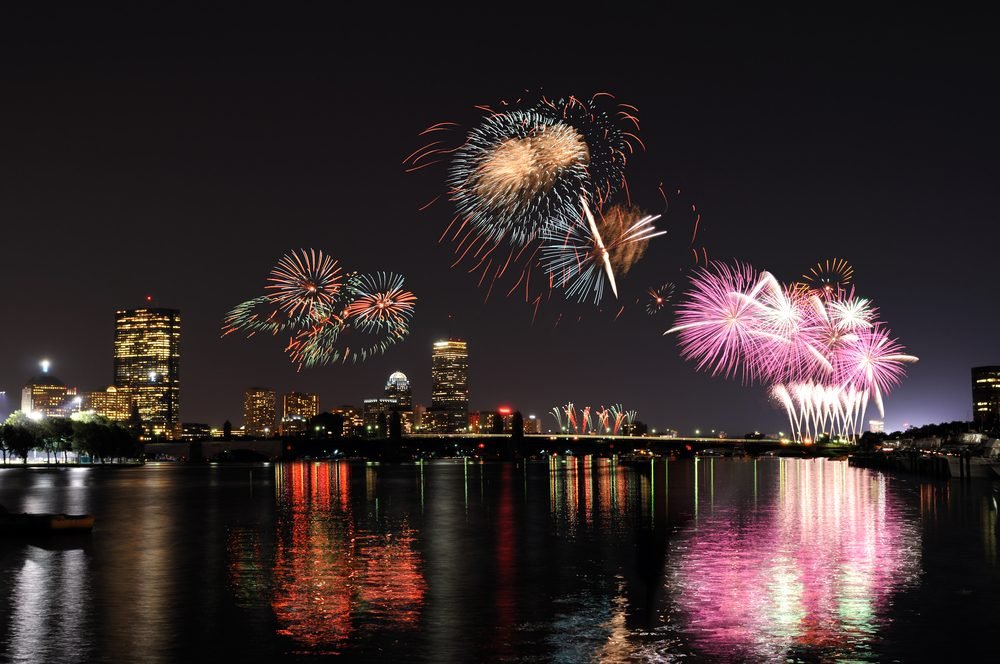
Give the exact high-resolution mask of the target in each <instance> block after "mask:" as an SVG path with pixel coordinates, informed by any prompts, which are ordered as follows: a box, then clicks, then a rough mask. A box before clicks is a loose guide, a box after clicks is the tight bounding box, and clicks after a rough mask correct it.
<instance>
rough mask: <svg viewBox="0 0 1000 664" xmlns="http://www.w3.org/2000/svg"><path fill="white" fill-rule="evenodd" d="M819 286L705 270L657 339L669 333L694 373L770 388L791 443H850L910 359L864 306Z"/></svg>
mask: <svg viewBox="0 0 1000 664" xmlns="http://www.w3.org/2000/svg"><path fill="white" fill-rule="evenodd" d="M844 265H846V263H844V264H837V266H838V269H839V268H843V266H844ZM822 283H823V284H824V285H821V287H819V288H818V289H803V288H801V287H799V286H798V285H796V284H793V285H790V286H786V285H782V284H781V283H780V282H779V281H778V280H777V279H775V277H774V276H773V275H771V274H770V273H768V272H757V271H756V270H755V269H754V268H753V267H751V266H749V265H745V264H739V263H737V264H734V265H727V264H724V263H712V264H711V265H709V266H708V267H705V268H702V269H700V270H698V272H697V273H696V274H695V276H694V277H693V278H692V280H691V289H690V290H689V291H688V292H687V293H686V295H685V298H684V300H683V301H682V302H681V303H680V304H679V306H678V307H677V319H676V325H675V326H674V327H673V328H671V329H670V330H668V331H667V332H666V333H665V334H671V333H676V334H677V335H678V339H679V342H680V346H681V354H682V355H683V357H684V358H685V359H688V360H692V361H694V362H696V363H697V368H698V369H704V370H707V371H710V372H711V373H712V375H722V376H726V377H734V376H737V375H739V376H741V377H742V378H743V380H744V382H753V381H759V382H762V383H765V384H768V385H770V391H771V396H772V397H773V398H774V400H775V401H776V402H777V403H778V404H779V405H780V406H782V407H783V408H785V409H786V411H787V412H788V418H789V423H790V424H791V426H792V430H793V434H794V436H795V438H796V440H816V439H818V438H819V437H820V436H821V435H823V434H828V435H831V436H833V437H840V438H844V439H853V438H854V437H856V436H857V435H858V434H859V433H860V432H861V424H862V422H864V416H865V411H866V409H867V407H868V403H869V401H870V400H873V401H874V402H875V404H876V405H877V407H878V409H879V414H880V415H881V416H883V417H884V415H885V406H884V403H883V397H884V395H885V394H887V393H888V392H889V390H891V389H892V388H893V387H895V386H896V385H898V384H899V382H900V381H901V380H902V378H903V376H904V375H905V365H906V364H909V363H913V362H916V361H917V358H916V357H915V356H913V355H908V354H906V353H905V352H904V350H905V349H904V348H903V346H902V345H901V344H899V342H897V341H896V340H895V339H894V338H892V336H891V335H890V332H889V330H888V328H887V327H886V325H885V324H884V323H883V322H881V321H878V320H877V317H876V314H877V310H876V309H875V308H874V307H873V306H872V304H871V301H870V300H867V299H864V298H859V297H857V296H856V295H855V293H854V291H853V289H851V290H847V289H846V288H845V287H844V286H843V284H839V285H838V287H837V288H836V289H834V288H833V287H831V286H829V282H828V281H824V282H822Z"/></svg>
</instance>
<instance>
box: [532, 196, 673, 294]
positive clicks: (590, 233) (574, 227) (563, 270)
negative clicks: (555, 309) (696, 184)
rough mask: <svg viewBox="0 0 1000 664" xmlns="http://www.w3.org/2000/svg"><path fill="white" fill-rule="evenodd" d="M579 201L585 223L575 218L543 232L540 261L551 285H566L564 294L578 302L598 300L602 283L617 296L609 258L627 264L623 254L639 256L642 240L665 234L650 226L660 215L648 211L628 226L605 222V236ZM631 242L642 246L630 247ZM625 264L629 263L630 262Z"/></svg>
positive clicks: (629, 264) (643, 244) (620, 264)
mask: <svg viewBox="0 0 1000 664" xmlns="http://www.w3.org/2000/svg"><path fill="white" fill-rule="evenodd" d="M581 203H582V206H583V212H584V218H585V223H584V222H583V221H582V220H577V221H575V222H573V223H571V224H568V225H566V226H564V227H561V228H558V229H553V230H549V231H546V232H545V233H543V234H542V251H541V264H542V266H543V268H544V269H545V272H546V274H548V275H549V276H550V277H551V278H552V280H553V284H554V286H555V287H556V288H565V289H566V297H567V298H569V299H573V298H576V300H577V301H578V302H583V301H584V300H586V299H591V300H593V302H594V304H600V302H601V299H602V298H603V297H604V286H605V283H607V284H608V285H609V286H610V288H611V291H612V293H613V294H614V296H615V297H616V298H617V297H618V284H617V281H616V280H615V269H614V265H615V264H614V262H613V261H612V258H613V257H616V260H617V261H618V264H619V267H620V268H621V267H623V266H624V265H626V263H625V262H624V261H625V257H627V256H632V257H634V256H636V255H639V256H641V254H642V252H644V251H645V244H647V243H648V242H649V240H651V239H652V238H654V237H658V236H660V235H664V234H666V231H657V230H656V228H655V227H654V226H653V222H655V221H656V220H657V219H659V218H660V215H647V216H643V217H641V218H639V219H638V220H636V221H634V222H632V223H631V224H630V225H629V226H627V227H624V226H622V227H619V226H617V225H616V224H615V222H611V223H609V224H604V225H605V228H606V230H608V231H610V233H611V234H610V235H608V236H607V237H604V236H602V234H601V226H600V225H598V223H597V221H596V220H595V219H594V215H593V213H592V212H591V211H590V206H589V205H587V203H586V201H583V200H581ZM632 245H638V246H640V247H641V249H635V250H633V249H632ZM636 252H638V253H636ZM627 265H628V267H631V263H627ZM624 271H627V268H625V270H624Z"/></svg>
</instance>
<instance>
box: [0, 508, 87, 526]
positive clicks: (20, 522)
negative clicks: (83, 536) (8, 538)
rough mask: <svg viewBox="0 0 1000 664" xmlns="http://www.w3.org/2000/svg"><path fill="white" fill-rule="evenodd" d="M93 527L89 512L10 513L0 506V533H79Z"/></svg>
mask: <svg viewBox="0 0 1000 664" xmlns="http://www.w3.org/2000/svg"><path fill="white" fill-rule="evenodd" d="M93 527H94V517H93V515H91V514H28V513H23V514H11V513H10V512H8V511H7V510H5V509H3V507H2V506H0V533H5V532H18V533H23V532H31V533H40V532H41V533H44V532H53V533H55V532H66V533H80V532H88V531H90V529H91V528H93Z"/></svg>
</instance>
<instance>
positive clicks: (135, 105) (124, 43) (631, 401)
mask: <svg viewBox="0 0 1000 664" xmlns="http://www.w3.org/2000/svg"><path fill="white" fill-rule="evenodd" d="M153 6H154V7H155V5H153ZM274 6H275V7H279V6H283V5H277V4H276V5H274ZM149 7H150V5H146V6H145V7H144V9H142V10H139V9H131V10H124V11H123V10H120V9H119V10H115V11H107V12H102V11H95V10H93V9H87V10H82V9H65V8H57V7H55V6H48V7H43V8H36V9H33V10H30V11H31V12H32V13H30V14H14V13H11V10H10V8H7V9H6V12H7V14H6V16H5V17H4V18H3V20H2V21H0V25H2V27H0V84H2V103H0V219H2V225H3V229H4V233H3V255H2V261H0V276H2V283H3V286H4V290H5V297H4V304H5V306H4V318H3V332H2V334H3V336H2V340H3V343H2V344H0V389H6V390H7V392H8V404H7V406H6V407H0V410H8V409H10V408H13V407H16V405H15V404H14V402H16V401H17V399H16V398H15V397H16V394H17V392H18V391H19V388H20V386H21V385H22V384H23V383H24V381H25V380H26V379H27V378H28V377H29V376H30V375H31V374H32V373H34V372H35V371H36V367H37V361H38V360H39V359H40V358H42V357H48V358H49V359H51V360H52V362H53V373H55V374H56V375H58V376H59V377H61V378H62V379H63V380H64V381H66V382H67V383H69V384H71V385H78V386H80V387H81V388H84V389H93V388H97V387H102V386H105V385H107V384H108V383H109V382H110V381H111V377H112V376H111V370H112V363H111V344H112V334H113V314H114V310H115V309H116V308H119V307H129V306H138V305H140V304H141V303H142V300H143V298H144V296H145V295H146V294H147V293H151V294H153V295H154V296H155V297H156V302H157V304H159V305H161V306H170V307H177V308H179V309H181V311H182V315H183V320H184V323H183V346H182V365H181V366H182V374H181V375H182V392H181V395H182V396H181V415H182V419H183V420H184V421H201V422H209V423H212V424H220V423H221V422H222V421H223V420H224V419H225V418H227V417H228V418H231V419H233V421H234V422H237V423H239V422H241V421H242V413H241V399H242V390H243V389H244V388H246V387H247V386H250V385H258V384H264V385H268V386H271V387H273V388H275V389H277V390H279V391H287V390H292V389H298V390H306V391H317V392H319V393H320V395H321V403H322V404H323V406H324V407H329V406H333V405H335V404H340V403H359V402H360V400H361V399H362V398H364V397H367V396H376V395H379V394H380V392H381V389H382V386H383V384H384V382H385V379H386V377H387V376H388V375H389V373H390V372H391V371H393V370H396V369H399V370H402V371H404V372H405V373H406V374H407V375H408V376H409V377H410V379H411V381H412V383H413V386H414V398H415V400H416V401H417V402H423V403H427V402H428V401H429V399H430V348H431V342H432V341H433V340H435V339H436V338H439V337H440V336H442V335H444V334H446V333H447V329H448V323H447V316H448V314H449V313H453V314H454V315H455V318H456V320H455V323H454V324H453V329H454V331H455V333H456V334H461V335H464V336H465V337H466V338H468V340H469V344H470V364H471V367H472V368H471V384H472V405H473V408H491V407H495V406H496V405H498V404H500V403H509V404H511V405H513V406H515V407H518V408H520V409H522V410H523V411H525V412H531V413H536V414H538V415H540V416H541V415H542V414H543V413H545V412H546V411H547V410H548V409H549V408H551V407H552V406H554V405H556V404H558V403H564V402H566V401H569V400H572V401H574V402H575V403H576V404H577V405H578V406H579V405H583V404H593V405H595V406H597V405H600V404H602V403H603V404H611V403H615V402H621V403H623V404H625V405H626V406H629V407H633V408H637V409H638V410H639V417H640V419H641V420H644V421H647V422H649V423H650V424H651V425H652V426H657V427H664V426H672V427H675V428H679V429H681V430H682V431H690V430H692V429H693V428H695V427H702V428H722V429H725V430H728V431H730V432H736V433H742V432H743V431H746V430H750V429H755V428H756V429H763V430H776V429H778V428H781V427H782V426H783V423H784V421H785V420H784V417H783V415H782V413H781V412H779V411H778V410H776V409H774V408H773V407H772V406H770V405H769V404H768V403H767V400H766V399H765V397H764V390H763V389H762V388H760V387H743V386H740V385H738V384H735V383H732V382H727V381H725V380H722V379H713V378H711V377H709V376H707V375H702V374H697V373H695V371H694V369H693V367H692V366H691V365H689V364H685V363H684V362H682V361H681V360H680V359H679V357H678V351H677V347H676V345H675V342H674V340H673V339H671V338H664V337H662V336H661V333H662V332H663V330H665V329H666V328H667V327H669V325H670V314H669V313H666V314H663V315H661V316H659V317H655V318H651V317H648V316H646V315H645V313H642V312H640V311H639V310H638V309H636V308H634V307H633V308H632V310H630V311H626V313H625V314H623V316H622V317H621V318H620V319H619V320H617V321H613V320H612V318H613V316H611V315H607V312H604V314H603V315H594V312H593V311H592V310H591V309H590V308H588V307H586V306H579V305H571V304H567V305H561V306H555V305H553V307H552V308H551V309H549V310H547V311H546V315H545V316H544V317H543V320H541V321H539V322H536V323H535V324H534V325H532V323H531V312H530V310H529V309H528V308H527V307H526V306H525V305H524V304H523V303H520V302H518V301H516V300H505V299H504V298H502V297H493V298H491V300H490V301H489V302H488V303H485V304H484V303H483V296H484V291H483V290H481V289H478V288H477V286H476V283H475V279H473V278H472V277H470V276H468V275H466V274H465V273H464V272H463V271H461V270H452V269H450V268H449V267H448V266H449V264H450V262H451V260H450V258H451V254H450V249H449V248H448V247H447V246H444V245H439V244H438V241H437V240H438V237H439V235H440V233H441V231H442V229H443V228H444V226H445V225H446V224H447V222H448V220H449V219H450V215H449V212H450V210H449V208H448V206H447V204H440V205H437V206H434V207H432V208H431V209H430V210H428V211H426V212H418V211H417V208H418V207H419V206H420V205H421V204H422V203H424V202H426V201H427V200H429V199H430V198H433V197H434V196H435V195H437V194H438V193H440V192H441V191H442V190H443V173H442V172H438V173H437V174H433V173H423V174H421V175H420V176H414V175H405V174H404V173H403V168H402V166H401V161H402V159H403V157H404V156H406V155H407V154H408V153H410V152H411V151H412V150H414V149H415V148H417V147H419V146H420V144H421V142H420V140H419V139H418V138H417V134H418V132H420V131H421V130H422V129H424V128H425V127H426V126H428V125H430V124H432V123H434V122H438V121H442V120H453V119H459V120H464V119H467V118H470V117H473V116H472V115H471V114H470V109H471V107H472V105H473V104H478V103H494V102H496V101H497V100H499V99H501V98H509V97H513V96H516V95H517V94H518V93H519V92H520V91H521V90H525V89H528V90H532V91H536V92H537V91H542V92H544V93H547V94H549V95H551V96H561V95H568V94H575V95H578V96H588V95H590V94H591V93H593V92H597V91H603V90H607V91H611V92H614V93H615V94H616V95H617V96H618V98H619V99H620V100H621V101H624V102H628V103H631V104H634V105H635V106H637V107H638V108H639V109H640V118H641V121H642V136H643V139H644V142H645V144H646V147H647V150H646V152H645V153H644V154H641V155H638V156H637V157H636V158H635V159H633V161H632V162H631V164H630V172H629V179H630V184H631V188H632V192H633V196H634V198H635V199H636V200H637V201H638V202H641V203H645V204H646V205H647V206H648V207H651V208H655V207H656V206H657V202H658V200H659V197H658V194H657V193H656V190H655V187H656V184H657V183H658V182H660V181H663V182H665V183H666V184H667V185H668V187H670V188H677V187H680V188H682V191H683V193H682V195H681V196H680V197H677V199H676V201H675V205H674V207H673V208H672V211H671V213H670V214H669V215H668V216H667V218H666V219H665V220H664V221H663V222H661V223H663V225H664V227H665V228H667V229H668V230H670V234H668V236H667V238H665V239H664V241H663V243H662V248H663V250H662V251H660V250H659V247H657V246H654V247H651V249H650V251H649V253H648V254H647V257H646V259H645V260H644V262H643V263H642V264H641V266H640V268H639V269H637V272H636V273H635V274H630V275H629V278H627V279H626V286H627V287H628V288H629V289H631V292H633V293H634V292H635V291H636V290H642V288H643V287H645V286H647V285H649V283H653V282H656V281H663V280H668V279H672V280H676V281H678V282H679V285H680V283H681V282H680V279H681V278H682V273H681V272H680V271H679V270H680V269H681V268H686V267H688V261H687V259H683V260H682V259H680V258H678V256H682V255H683V248H684V247H685V246H686V245H685V240H684V239H683V238H684V237H685V236H686V235H687V233H689V232H690V223H691V219H690V215H688V214H686V213H685V212H684V211H683V209H682V208H683V206H682V205H681V203H683V202H692V201H693V202H695V203H697V205H698V208H699V210H700V211H701V213H702V223H701V229H700V232H699V233H700V235H699V237H700V239H701V240H702V241H703V242H704V243H705V244H706V245H707V247H708V250H709V252H710V255H711V256H712V257H713V258H731V257H738V258H742V259H744V260H748V261H751V262H752V263H754V264H755V265H756V266H757V267H759V268H762V269H768V270H770V271H772V272H774V273H775V274H776V275H777V276H779V278H782V279H783V280H787V281H791V280H793V279H795V278H796V277H797V276H798V275H800V274H801V273H802V272H803V271H804V270H805V269H806V268H808V267H809V266H810V265H812V264H814V263H815V262H816V261H818V260H820V259H824V258H828V257H833V256H842V257H846V258H848V259H849V260H850V261H851V262H852V263H853V265H854V267H855V270H856V273H855V283H856V285H857V287H858V289H859V294H861V295H864V296H868V297H871V298H873V299H874V300H875V303H876V304H877V305H878V306H879V307H880V309H881V312H882V316H883V318H884V319H885V320H886V321H888V322H889V324H890V326H891V327H892V329H893V331H894V333H895V334H896V335H897V336H898V337H900V339H901V340H902V341H903V343H904V344H906V345H907V346H908V347H909V348H910V349H911V351H912V352H913V353H914V354H916V355H918V356H920V358H921V361H920V363H919V364H917V365H915V366H914V367H913V368H912V369H911V371H910V376H909V378H908V379H907V380H906V382H905V383H904V384H903V385H902V386H901V387H899V388H898V389H897V390H896V391H895V392H893V394H892V395H891V396H890V397H889V399H888V401H887V411H888V412H887V418H886V419H887V427H889V428H890V429H894V428H900V427H901V426H902V424H903V423H905V422H908V423H913V424H919V423H925V422H936V421H942V420H954V419H968V418H970V417H971V407H970V389H969V368H970V367H971V366H973V365H978V364H991V363H1000V348H998V345H997V333H996V330H997V329H998V325H1000V313H998V311H997V303H996V302H997V301H996V298H995V290H996V282H997V278H996V276H995V275H994V265H995V264H996V260H997V240H998V235H1000V231H998V230H997V226H996V221H997V214H996V210H997V206H998V203H1000V193H998V191H1000V189H998V187H997V184H996V183H997V181H998V177H1000V169H998V167H997V154H998V147H1000V145H998V143H1000V141H998V131H997V118H998V117H1000V114H998V108H997V98H998V93H997V83H998V76H997V74H998V72H997V65H998V63H1000V54H998V53H997V49H996V47H995V45H994V44H995V38H994V35H995V29H996V26H995V25H990V24H989V23H988V22H987V21H986V19H984V18H982V17H980V16H977V15H975V14H972V13H969V14H966V15H956V14H953V13H948V14H938V13H923V14H921V13H919V12H918V11H917V10H914V9H910V8H908V9H906V10H905V11H899V12H889V11H888V10H887V11H886V13H885V14H882V15H875V14H871V13H868V12H866V13H860V14H850V13H841V14H836V15H834V14H832V13H830V14H826V15H824V14H822V13H819V12H817V10H816V9H815V8H814V7H809V11H808V13H805V12H803V13H802V14H800V15H789V14H784V13H776V12H775V13H768V12H763V11H757V10H754V11H753V12H745V13H741V14H739V15H734V14H729V13H725V12H721V11H720V12H718V13H711V12H707V11H704V10H702V11H699V12H698V13H693V12H691V11H690V10H689V9H687V8H685V6H684V5H672V6H671V8H670V9H666V10H662V11H660V12H658V13H644V12H645V11H646V10H642V11H638V10H630V9H627V8H625V7H624V6H622V8H621V10H620V11H621V13H620V14H615V11H618V7H617V6H614V7H612V9H610V10H604V11H603V12H602V13H600V14H591V13H584V12H581V11H580V7H582V6H578V7H577V8H576V9H575V10H574V11H572V12H559V11H556V10H545V11H542V12H541V13H539V10H535V9H531V10H528V9H518V7H517V6H516V5H489V7H493V8H494V10H495V11H496V12H497V15H496V16H494V17H492V18H487V17H484V16H482V15H481V13H482V12H483V11H485V10H486V9H485V7H486V6H484V7H483V8H477V9H476V14H473V10H472V6H471V5H469V6H466V8H465V9H457V10H450V11H445V10H440V11H433V10H430V9H423V10H422V11H419V12H418V11H416V10H411V11H409V12H408V13H404V14H396V13H393V12H392V11H391V10H390V9H389V8H387V7H382V6H380V5H377V3H372V8H373V9H372V14H371V15H368V16H359V15H355V14H351V15H348V14H337V13H331V14H326V15H323V14H305V13H292V12H288V13H280V14H271V13H264V12H260V13H249V12H247V11H246V10H242V9H236V8H235V7H236V6H235V5H234V8H233V9H232V11H231V12H228V13H221V12H220V13H216V14H208V13H199V14H197V15H190V16H185V15H180V14H178V13H176V12H175V11H173V10H172V9H171V8H170V7H171V6H170V5H164V6H163V7H162V8H160V9H150V8H149ZM948 10H949V12H950V11H951V10H952V8H951V7H948ZM282 11H284V10H282ZM650 11H651V10H650ZM297 247H316V248H322V249H324V250H326V251H328V252H330V253H332V254H333V255H334V256H336V257H337V258H338V259H339V260H340V261H341V262H342V264H344V265H345V266H346V267H348V268H351V269H358V270H366V271H367V270H376V269H384V270H394V271H399V272H402V273H404V274H405V275H406V276H407V286H408V287H409V288H410V289H411V290H413V291H414V292H415V293H416V294H417V296H418V297H419V298H420V300H419V303H418V309H417V314H416V317H415V319H414V321H413V326H412V334H411V336H410V338H409V339H408V340H407V341H406V342H405V343H404V344H402V345H400V346H397V347H395V348H393V349H391V350H390V351H389V352H388V353H386V354H385V356H383V357H378V358H375V359H373V360H371V361H369V362H367V363H365V364H359V365H346V366H344V365H334V366H328V367H323V368H315V369H304V370H303V371H302V372H301V373H296V371H295V368H294V367H293V366H292V365H291V364H290V363H289V362H288V361H287V359H286V358H285V356H284V354H283V353H282V352H281V344H280V342H279V341H277V340H272V339H253V340H250V341H241V340H238V339H235V338H227V339H224V340H223V339H219V325H220V321H221V319H222V316H223V314H224V313H225V312H226V310H227V309H228V308H229V307H231V306H232V305H234V304H236V303H237V302H239V301H241V300H244V299H247V298H250V297H252V296H255V295H257V294H259V293H260V292H261V289H262V286H263V284H264V278H265V277H266V276H267V273H268V271H269V270H270V267H271V265H272V264H273V263H274V262H275V261H276V260H277V259H278V258H279V257H280V256H281V255H282V254H283V253H284V252H286V251H287V250H289V249H292V248H297ZM678 248H680V250H679V251H675V250H677V249H678ZM658 252H659V253H658ZM647 282H648V283H647ZM633 301H634V298H633ZM560 311H562V312H564V314H565V317H564V320H563V322H561V323H560V324H559V325H558V326H554V325H553V324H552V321H553V319H554V316H555V314H556V313H558V312H560ZM579 315H583V316H584V317H583V320H582V321H580V322H576V320H575V319H576V317H578V316H579ZM0 406H2V404H0Z"/></svg>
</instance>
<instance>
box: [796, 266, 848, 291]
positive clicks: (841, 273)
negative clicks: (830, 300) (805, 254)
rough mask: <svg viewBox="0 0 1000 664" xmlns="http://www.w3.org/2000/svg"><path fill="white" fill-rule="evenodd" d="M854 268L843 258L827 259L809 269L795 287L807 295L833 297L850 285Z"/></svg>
mask: <svg viewBox="0 0 1000 664" xmlns="http://www.w3.org/2000/svg"><path fill="white" fill-rule="evenodd" d="M853 278H854V268H853V267H851V264H850V263H848V262H847V261H846V260H844V259H843V258H828V259H826V260H825V261H820V262H818V263H816V264H815V265H813V266H812V267H811V268H809V271H808V272H806V273H805V274H803V275H802V281H800V282H798V283H797V284H796V285H795V286H796V288H797V289H798V290H800V291H804V292H806V293H807V294H809V295H819V296H820V297H835V296H838V295H839V294H841V293H842V292H843V291H845V290H846V289H847V287H848V286H850V284H851V279H853Z"/></svg>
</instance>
